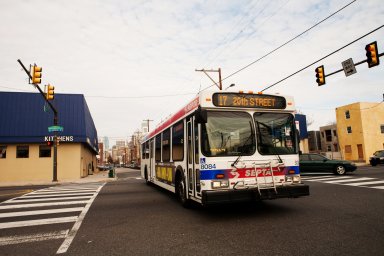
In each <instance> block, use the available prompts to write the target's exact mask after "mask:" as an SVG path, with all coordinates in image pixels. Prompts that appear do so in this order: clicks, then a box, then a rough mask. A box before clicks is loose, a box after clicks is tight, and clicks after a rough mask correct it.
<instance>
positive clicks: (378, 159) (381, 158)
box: [369, 150, 384, 166]
mask: <svg viewBox="0 0 384 256" xmlns="http://www.w3.org/2000/svg"><path fill="white" fill-rule="evenodd" d="M369 162H370V163H371V165H372V166H376V165H378V164H384V150H378V151H376V152H375V153H373V156H371V157H370V158H369Z"/></svg>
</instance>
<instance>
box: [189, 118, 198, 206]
mask: <svg viewBox="0 0 384 256" xmlns="http://www.w3.org/2000/svg"><path fill="white" fill-rule="evenodd" d="M198 140H199V129H198V124H197V123H196V122H195V117H190V118H188V119H187V176H188V177H187V186H188V194H189V195H190V196H193V197H198V198H199V197H200V177H199V176H200V175H199V173H200V172H199V169H198V168H199V153H198V152H199V143H198Z"/></svg>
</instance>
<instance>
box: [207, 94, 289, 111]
mask: <svg viewBox="0 0 384 256" xmlns="http://www.w3.org/2000/svg"><path fill="white" fill-rule="evenodd" d="M212 102H213V105H215V106H216V107H239V108H266V109H285V108H286V106H287V102H286V100H285V98H284V97H281V96H275V95H264V94H242V93H215V94H213V96H212Z"/></svg>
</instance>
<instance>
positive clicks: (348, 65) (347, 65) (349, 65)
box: [341, 58, 356, 76]
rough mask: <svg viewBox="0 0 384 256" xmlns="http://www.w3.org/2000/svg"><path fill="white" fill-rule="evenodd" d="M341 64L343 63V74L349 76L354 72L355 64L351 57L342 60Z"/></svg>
mask: <svg viewBox="0 0 384 256" xmlns="http://www.w3.org/2000/svg"><path fill="white" fill-rule="evenodd" d="M341 65H343V69H344V73H345V76H350V75H353V74H355V73H356V68H355V64H354V63H353V60H352V58H349V59H347V60H346V61H343V62H342V63H341Z"/></svg>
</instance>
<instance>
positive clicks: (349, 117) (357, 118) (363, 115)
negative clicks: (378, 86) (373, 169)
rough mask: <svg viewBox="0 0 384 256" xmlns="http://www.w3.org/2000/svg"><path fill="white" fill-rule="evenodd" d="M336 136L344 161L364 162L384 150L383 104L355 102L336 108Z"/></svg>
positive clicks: (367, 161)
mask: <svg viewBox="0 0 384 256" xmlns="http://www.w3.org/2000/svg"><path fill="white" fill-rule="evenodd" d="M336 121H337V134H338V140H339V144H340V150H341V153H342V156H344V159H346V160H352V161H364V162H366V163H369V157H370V156H371V155H372V154H373V153H374V152H375V151H377V150H380V149H384V103H383V102H381V103H367V102H357V103H353V104H349V105H346V106H342V107H338V108H336Z"/></svg>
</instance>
